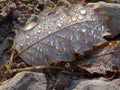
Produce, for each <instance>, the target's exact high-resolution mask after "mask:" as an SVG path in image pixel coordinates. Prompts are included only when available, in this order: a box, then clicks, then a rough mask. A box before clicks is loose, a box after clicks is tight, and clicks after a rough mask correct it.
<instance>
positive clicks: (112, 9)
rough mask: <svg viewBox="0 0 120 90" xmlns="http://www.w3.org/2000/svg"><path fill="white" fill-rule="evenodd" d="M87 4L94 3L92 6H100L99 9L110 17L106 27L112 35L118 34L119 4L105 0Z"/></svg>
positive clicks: (119, 22)
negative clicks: (104, 0) (105, 0)
mask: <svg viewBox="0 0 120 90" xmlns="http://www.w3.org/2000/svg"><path fill="white" fill-rule="evenodd" d="M119 2H120V1H119ZM89 4H94V8H100V10H101V11H106V12H107V16H109V17H110V21H109V22H108V27H109V28H110V31H109V32H110V33H112V37H115V36H116V35H118V34H120V4H115V3H105V2H98V3H89Z"/></svg>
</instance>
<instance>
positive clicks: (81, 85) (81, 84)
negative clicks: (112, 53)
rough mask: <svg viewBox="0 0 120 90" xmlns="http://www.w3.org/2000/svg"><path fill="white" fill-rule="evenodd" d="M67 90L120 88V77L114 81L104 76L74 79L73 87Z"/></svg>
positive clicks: (116, 89) (112, 89)
mask: <svg viewBox="0 0 120 90" xmlns="http://www.w3.org/2000/svg"><path fill="white" fill-rule="evenodd" d="M66 90H120V79H115V80H113V81H106V80H105V79H104V78H99V79H92V80H89V79H80V80H74V81H73V83H72V85H71V87H70V88H69V89H66Z"/></svg>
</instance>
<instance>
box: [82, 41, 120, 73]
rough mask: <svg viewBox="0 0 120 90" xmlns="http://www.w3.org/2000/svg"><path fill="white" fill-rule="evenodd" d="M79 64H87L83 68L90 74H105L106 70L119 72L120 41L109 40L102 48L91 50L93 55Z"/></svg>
mask: <svg viewBox="0 0 120 90" xmlns="http://www.w3.org/2000/svg"><path fill="white" fill-rule="evenodd" d="M81 65H89V67H87V68H85V70H87V71H89V72H90V73H91V74H93V73H98V74H106V71H111V72H120V71H119V68H120V41H111V42H109V43H108V44H107V45H106V46H104V47H103V48H100V49H98V50H96V51H93V56H91V57H89V58H87V60H84V62H82V64H81Z"/></svg>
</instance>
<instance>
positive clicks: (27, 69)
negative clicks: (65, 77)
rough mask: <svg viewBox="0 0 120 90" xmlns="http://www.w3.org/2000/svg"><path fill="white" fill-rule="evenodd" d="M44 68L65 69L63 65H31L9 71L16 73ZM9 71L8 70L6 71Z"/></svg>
mask: <svg viewBox="0 0 120 90" xmlns="http://www.w3.org/2000/svg"><path fill="white" fill-rule="evenodd" d="M44 69H57V70H65V68H63V67H55V66H33V67H27V68H21V69H12V70H11V72H10V73H18V72H22V71H37V70H44ZM6 73H9V72H6Z"/></svg>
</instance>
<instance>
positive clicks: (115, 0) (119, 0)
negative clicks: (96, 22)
mask: <svg viewBox="0 0 120 90" xmlns="http://www.w3.org/2000/svg"><path fill="white" fill-rule="evenodd" d="M109 1H110V2H113V3H120V0H109Z"/></svg>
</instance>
